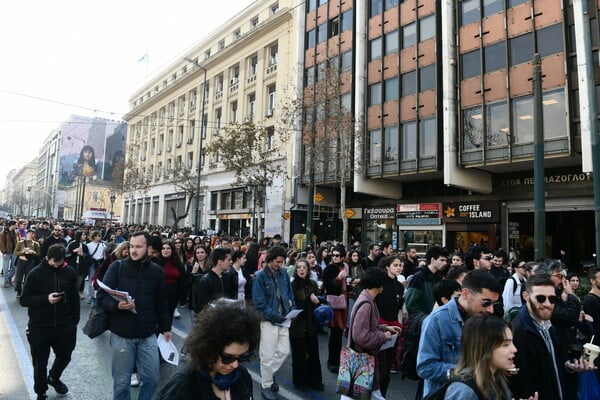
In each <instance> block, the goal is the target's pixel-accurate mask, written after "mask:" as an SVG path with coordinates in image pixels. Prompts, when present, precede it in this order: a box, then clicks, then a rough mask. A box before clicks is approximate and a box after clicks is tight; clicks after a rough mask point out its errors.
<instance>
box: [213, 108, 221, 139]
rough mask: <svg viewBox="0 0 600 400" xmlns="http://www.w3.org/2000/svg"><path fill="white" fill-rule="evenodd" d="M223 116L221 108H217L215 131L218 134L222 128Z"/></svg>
mask: <svg viewBox="0 0 600 400" xmlns="http://www.w3.org/2000/svg"><path fill="white" fill-rule="evenodd" d="M221 116H222V110H221V108H217V109H216V110H215V129H214V132H213V133H214V134H215V135H218V134H219V129H221Z"/></svg>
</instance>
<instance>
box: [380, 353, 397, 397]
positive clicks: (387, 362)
mask: <svg viewBox="0 0 600 400" xmlns="http://www.w3.org/2000/svg"><path fill="white" fill-rule="evenodd" d="M395 355H396V349H395V347H392V348H389V349H385V350H383V351H380V352H379V353H377V364H378V365H379V374H380V378H379V389H381V394H382V395H383V397H385V394H386V392H387V389H388V386H390V371H391V370H392V363H393V362H394V356H395Z"/></svg>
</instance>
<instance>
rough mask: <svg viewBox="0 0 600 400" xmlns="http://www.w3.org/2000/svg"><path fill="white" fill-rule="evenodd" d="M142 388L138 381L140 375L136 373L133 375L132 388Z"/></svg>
mask: <svg viewBox="0 0 600 400" xmlns="http://www.w3.org/2000/svg"><path fill="white" fill-rule="evenodd" d="M137 386H140V380H139V379H138V374H136V373H135V372H134V373H133V374H131V387H137Z"/></svg>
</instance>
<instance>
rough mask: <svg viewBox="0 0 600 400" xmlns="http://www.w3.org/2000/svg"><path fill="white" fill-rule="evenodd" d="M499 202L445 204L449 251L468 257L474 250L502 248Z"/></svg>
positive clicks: (483, 201)
mask: <svg viewBox="0 0 600 400" xmlns="http://www.w3.org/2000/svg"><path fill="white" fill-rule="evenodd" d="M500 220H501V218H500V204H499V202H498V201H492V200H482V201H454V202H448V203H443V222H444V224H445V225H446V247H447V248H448V249H449V250H450V251H454V250H458V251H461V252H463V253H466V252H467V251H468V250H469V247H471V246H476V245H477V246H485V247H489V248H491V249H496V248H498V247H500V241H499V235H500Z"/></svg>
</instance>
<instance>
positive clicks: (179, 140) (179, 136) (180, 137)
mask: <svg viewBox="0 0 600 400" xmlns="http://www.w3.org/2000/svg"><path fill="white" fill-rule="evenodd" d="M182 143H183V125H179V126H178V127H177V141H176V142H175V144H176V146H177V147H180V146H181V144H182Z"/></svg>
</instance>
